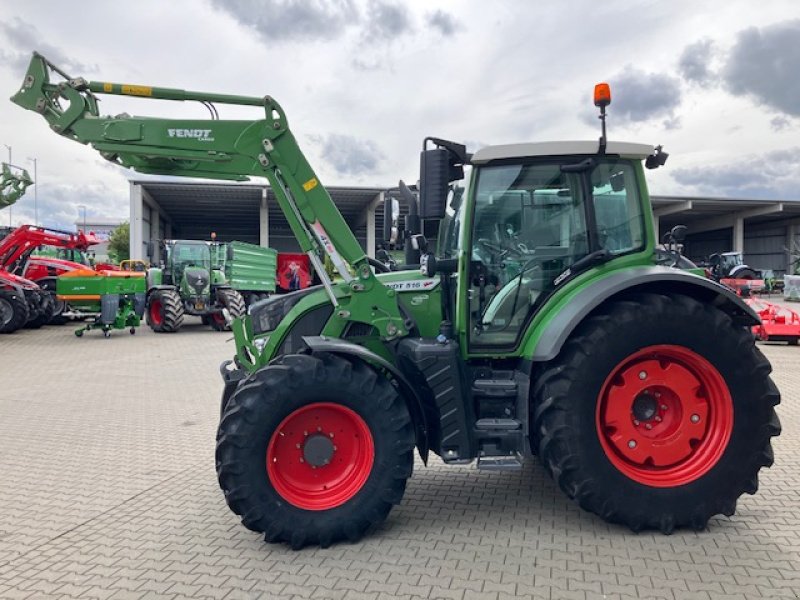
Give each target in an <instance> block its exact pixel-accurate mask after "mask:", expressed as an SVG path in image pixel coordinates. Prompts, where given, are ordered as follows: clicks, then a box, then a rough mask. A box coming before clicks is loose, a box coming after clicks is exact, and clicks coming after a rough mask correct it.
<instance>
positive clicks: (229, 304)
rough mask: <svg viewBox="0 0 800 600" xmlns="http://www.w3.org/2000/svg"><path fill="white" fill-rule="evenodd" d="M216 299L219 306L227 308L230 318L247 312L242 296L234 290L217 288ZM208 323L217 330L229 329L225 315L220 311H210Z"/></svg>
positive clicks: (235, 317)
mask: <svg viewBox="0 0 800 600" xmlns="http://www.w3.org/2000/svg"><path fill="white" fill-rule="evenodd" d="M217 301H218V303H219V305H220V306H221V307H223V308H226V309H228V312H229V313H230V315H231V319H237V318H239V317H241V316H244V314H245V313H246V312H247V308H246V307H245V305H244V298H242V295H241V294H240V293H239V292H237V291H236V290H231V289H227V288H225V289H221V290H217ZM209 323H210V324H211V327H213V328H214V329H216V330H217V331H230V326H229V325H228V323H227V321H226V320H225V315H223V314H222V313H221V312H215V313H212V314H211V318H210V320H209Z"/></svg>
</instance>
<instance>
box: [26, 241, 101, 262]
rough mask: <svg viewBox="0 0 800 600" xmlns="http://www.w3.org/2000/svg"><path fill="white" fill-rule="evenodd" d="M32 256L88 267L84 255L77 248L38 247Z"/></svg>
mask: <svg viewBox="0 0 800 600" xmlns="http://www.w3.org/2000/svg"><path fill="white" fill-rule="evenodd" d="M31 255H32V256H50V257H53V258H60V259H62V260H70V261H72V262H76V263H79V264H82V265H88V264H89V261H88V259H87V257H86V253H85V252H84V251H83V250H78V249H77V248H59V247H57V246H47V245H45V246H39V247H38V248H36V249H35V250H34V251H33V252H32V253H31Z"/></svg>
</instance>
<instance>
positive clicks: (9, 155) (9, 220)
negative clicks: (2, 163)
mask: <svg viewBox="0 0 800 600" xmlns="http://www.w3.org/2000/svg"><path fill="white" fill-rule="evenodd" d="M3 146H5V147H6V150H8V164H9V165H10V164H11V146H9V145H8V144H3ZM11 210H12V209H11V207H10V206H9V207H8V226H9V227H11Z"/></svg>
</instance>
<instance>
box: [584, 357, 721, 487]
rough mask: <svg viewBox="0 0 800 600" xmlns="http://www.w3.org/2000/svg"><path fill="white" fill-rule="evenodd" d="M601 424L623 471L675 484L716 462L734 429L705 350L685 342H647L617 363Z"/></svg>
mask: <svg viewBox="0 0 800 600" xmlns="http://www.w3.org/2000/svg"><path fill="white" fill-rule="evenodd" d="M596 425H597V433H598V437H599V438H600V444H601V445H602V447H603V450H604V452H605V454H606V457H608V459H609V461H611V464H613V465H614V466H615V467H616V468H617V469H618V470H619V471H620V472H622V473H623V474H625V475H626V476H627V477H629V478H631V479H633V480H634V481H637V482H639V483H642V484H644V485H649V486H653V487H676V486H680V485H685V484H687V483H690V482H692V481H694V480H696V479H698V478H699V477H702V476H703V475H704V474H705V473H707V472H708V471H709V470H710V469H711V468H712V467H713V466H714V465H715V464H717V461H719V459H720V457H721V456H722V453H723V452H724V451H725V448H726V447H727V445H728V440H729V439H730V436H731V431H732V429H733V401H732V400H731V394H730V391H729V390H728V386H727V384H726V383H725V380H724V379H723V377H722V375H720V373H719V371H717V369H716V368H714V366H713V365H712V364H711V363H710V362H708V361H707V360H706V359H705V358H703V357H702V356H700V355H698V354H696V353H694V352H692V351H691V350H689V349H687V348H684V347H682V346H667V345H663V346H650V347H648V348H644V349H642V350H640V351H638V352H635V353H634V354H632V355H630V356H629V357H628V358H626V359H625V360H623V361H622V362H621V363H619V364H618V365H617V366H616V367H615V368H614V369H613V370H612V372H611V375H609V377H608V378H607V379H606V381H605V383H604V384H603V388H602V390H601V392H600V398H599V401H598V403H597V412H596Z"/></svg>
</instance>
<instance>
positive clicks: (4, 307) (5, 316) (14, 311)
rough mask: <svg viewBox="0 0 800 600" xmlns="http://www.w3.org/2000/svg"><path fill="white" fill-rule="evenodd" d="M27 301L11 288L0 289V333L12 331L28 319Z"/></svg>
mask: <svg viewBox="0 0 800 600" xmlns="http://www.w3.org/2000/svg"><path fill="white" fill-rule="evenodd" d="M28 314H29V313H28V302H27V301H26V300H25V297H24V296H23V295H22V294H21V293H18V292H15V291H12V290H0V333H13V332H15V331H16V330H17V329H19V328H20V327H23V326H24V325H25V323H26V322H27V321H28Z"/></svg>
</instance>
